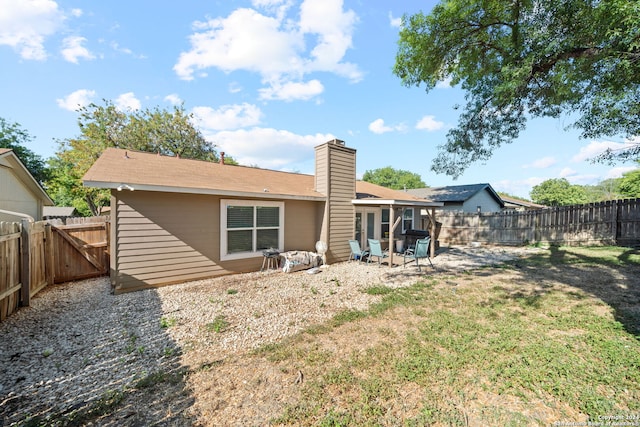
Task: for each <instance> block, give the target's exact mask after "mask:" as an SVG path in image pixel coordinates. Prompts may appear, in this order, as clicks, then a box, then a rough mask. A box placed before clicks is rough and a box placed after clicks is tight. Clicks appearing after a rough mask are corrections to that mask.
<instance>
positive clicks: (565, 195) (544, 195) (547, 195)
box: [531, 178, 589, 206]
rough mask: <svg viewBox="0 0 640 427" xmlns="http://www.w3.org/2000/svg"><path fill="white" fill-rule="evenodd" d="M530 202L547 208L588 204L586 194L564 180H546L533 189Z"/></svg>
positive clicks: (582, 189)
mask: <svg viewBox="0 0 640 427" xmlns="http://www.w3.org/2000/svg"><path fill="white" fill-rule="evenodd" d="M531 200H533V201H534V202H535V203H539V204H541V205H547V206H567V205H578V204H582V203H588V202H589V199H588V197H587V192H586V191H585V189H584V188H583V187H582V186H580V185H572V184H571V183H569V181H567V180H566V179H565V178H555V179H548V180H546V181H543V182H541V183H540V184H538V185H536V186H534V187H533V189H532V190H531Z"/></svg>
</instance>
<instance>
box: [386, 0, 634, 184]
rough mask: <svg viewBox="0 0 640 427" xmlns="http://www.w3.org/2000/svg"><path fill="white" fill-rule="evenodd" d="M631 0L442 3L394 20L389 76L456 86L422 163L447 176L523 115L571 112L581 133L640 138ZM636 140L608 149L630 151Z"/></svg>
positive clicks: (499, 140) (504, 139)
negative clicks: (453, 122)
mask: <svg viewBox="0 0 640 427" xmlns="http://www.w3.org/2000/svg"><path fill="white" fill-rule="evenodd" d="M638 28H640V2H638V1H630V0H555V1H548V0H485V1H477V0H442V1H441V2H440V3H439V4H437V5H436V6H435V7H434V8H433V10H432V11H431V13H429V14H424V13H416V14H414V15H405V16H404V17H403V23H402V28H401V30H400V39H399V47H398V52H397V55H396V64H395V67H394V73H395V74H396V75H397V76H398V77H400V78H401V79H402V83H403V84H404V85H406V86H421V85H425V86H426V90H427V91H429V90H431V89H433V88H434V87H435V85H436V84H437V83H438V82H440V81H446V80H450V81H451V84H452V85H458V84H459V85H460V86H461V87H462V89H463V90H464V91H465V92H466V105H465V106H464V107H463V109H462V112H461V114H460V116H459V119H458V124H457V126H455V127H454V128H452V129H451V130H450V131H449V133H448V134H447V142H446V143H445V144H444V145H442V146H441V147H440V152H439V154H438V156H437V157H436V159H435V160H434V162H433V165H432V169H433V170H434V171H436V172H444V173H447V174H449V175H452V176H454V177H457V176H459V175H460V174H461V173H462V172H463V171H464V169H465V168H466V167H467V166H469V164H471V163H472V162H476V161H482V160H486V159H488V158H489V157H491V155H492V153H493V151H494V150H495V149H496V148H497V147H499V146H500V145H502V144H504V143H508V142H511V141H513V140H514V139H515V138H517V137H518V135H519V134H520V132H521V131H522V130H523V129H524V128H525V126H526V123H527V120H528V119H529V118H533V117H559V116H560V115H561V114H563V113H566V114H567V115H570V116H571V118H575V121H574V122H573V126H575V127H576V128H578V129H579V130H580V131H581V136H582V137H585V138H597V137H604V136H614V137H629V138H631V137H634V136H636V135H640V114H638V112H639V111H640V32H638ZM639 154H640V144H636V145H634V146H633V148H631V149H629V150H625V151H623V152H618V153H610V157H611V156H618V157H621V158H637V157H638V155H639Z"/></svg>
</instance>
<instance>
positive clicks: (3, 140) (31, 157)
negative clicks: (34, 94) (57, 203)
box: [0, 117, 49, 184]
mask: <svg viewBox="0 0 640 427" xmlns="http://www.w3.org/2000/svg"><path fill="white" fill-rule="evenodd" d="M32 140H33V138H32V137H31V135H29V133H28V132H27V131H26V130H24V129H22V127H21V126H20V125H19V124H18V123H9V122H8V121H6V120H5V119H3V118H2V117H0V148H10V149H11V150H13V152H14V153H15V155H16V156H17V157H18V158H19V159H20V161H21V162H22V163H23V164H24V166H25V167H26V168H27V170H28V171H29V173H31V175H32V176H33V178H34V179H35V180H36V181H38V183H40V184H43V183H44V182H45V181H46V180H47V179H49V169H48V168H47V163H46V161H45V160H44V159H43V158H42V157H41V156H39V155H37V154H36V153H34V152H33V151H31V150H30V149H28V148H27V147H25V145H27V144H29V143H30V142H31V141H32Z"/></svg>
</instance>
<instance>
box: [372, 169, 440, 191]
mask: <svg viewBox="0 0 640 427" xmlns="http://www.w3.org/2000/svg"><path fill="white" fill-rule="evenodd" d="M362 180H363V181H367V182H371V183H372V184H377V185H381V186H383V187H387V188H392V189H394V190H403V189H405V188H407V189H409V188H424V187H426V186H427V184H425V183H424V182H423V181H422V178H420V175H418V174H416V173H413V172H409V171H406V170H400V169H394V168H392V167H391V166H387V167H384V168H380V169H374V170H368V171H365V173H364V175H362Z"/></svg>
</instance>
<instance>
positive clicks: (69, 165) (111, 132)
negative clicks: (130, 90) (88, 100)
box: [48, 101, 235, 215]
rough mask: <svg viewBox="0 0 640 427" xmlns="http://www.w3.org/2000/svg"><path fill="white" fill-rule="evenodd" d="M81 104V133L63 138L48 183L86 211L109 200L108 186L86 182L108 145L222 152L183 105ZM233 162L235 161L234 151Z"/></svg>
mask: <svg viewBox="0 0 640 427" xmlns="http://www.w3.org/2000/svg"><path fill="white" fill-rule="evenodd" d="M104 102H105V104H104V105H97V104H91V105H89V106H87V107H83V108H81V109H80V110H79V113H80V117H79V119H78V125H79V127H80V136H78V137H77V138H71V139H66V140H62V141H60V142H59V145H60V147H59V150H58V152H57V153H56V157H55V158H54V159H51V161H50V164H51V166H52V170H53V171H52V172H53V177H52V179H51V180H50V181H49V183H48V185H49V188H50V192H51V195H52V197H53V198H54V200H56V203H57V204H71V205H73V206H74V207H76V208H77V209H78V210H79V211H80V212H82V213H84V214H92V215H97V214H98V213H99V211H100V207H101V206H105V205H107V204H108V203H109V194H108V191H106V190H98V189H94V188H86V187H83V186H82V181H81V180H82V176H83V175H84V174H85V172H86V171H87V170H88V169H89V168H90V167H91V165H92V164H93V163H94V162H95V161H96V159H97V158H98V157H99V156H100V154H101V153H102V152H103V151H104V150H105V149H106V148H108V147H117V148H125V149H131V150H138V151H147V152H153V153H160V154H163V155H167V156H180V157H183V158H189V159H198V160H207V161H218V154H217V152H216V150H215V148H214V146H213V145H212V144H210V143H209V142H207V141H206V140H205V138H204V137H203V136H202V134H201V133H200V131H199V130H198V129H197V128H196V127H195V126H194V125H193V123H192V116H191V114H188V113H186V112H185V110H184V107H183V106H178V107H174V108H173V110H172V111H168V110H163V109H159V108H158V107H156V108H154V109H145V110H136V111H126V112H125V111H122V110H120V109H118V108H116V106H114V105H113V103H112V102H110V101H104ZM225 162H227V163H235V161H234V160H233V159H232V158H231V157H227V158H226V159H225Z"/></svg>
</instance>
